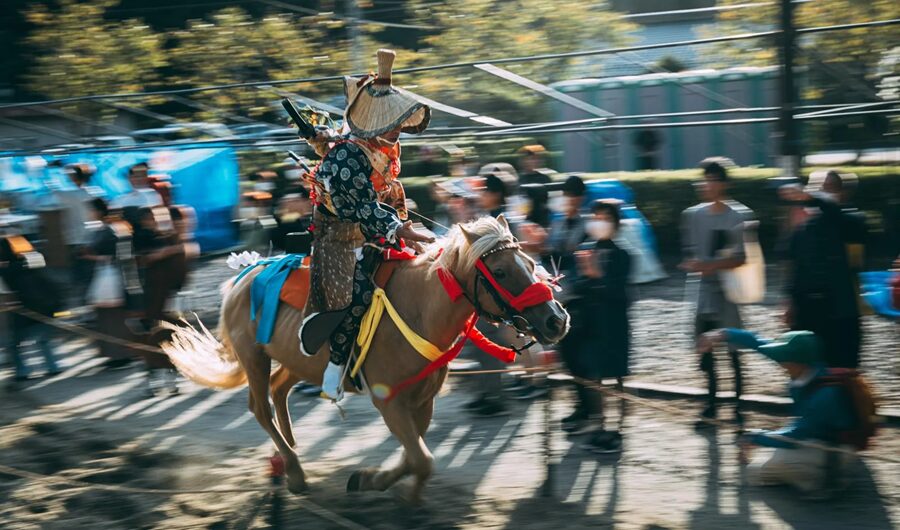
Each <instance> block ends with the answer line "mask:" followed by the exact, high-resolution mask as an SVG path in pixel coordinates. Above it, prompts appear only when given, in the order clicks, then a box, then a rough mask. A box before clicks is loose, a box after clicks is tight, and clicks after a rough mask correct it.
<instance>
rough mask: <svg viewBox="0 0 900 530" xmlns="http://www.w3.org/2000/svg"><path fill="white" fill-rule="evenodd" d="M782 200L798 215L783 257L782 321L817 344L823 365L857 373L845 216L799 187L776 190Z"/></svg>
mask: <svg viewBox="0 0 900 530" xmlns="http://www.w3.org/2000/svg"><path fill="white" fill-rule="evenodd" d="M778 191H779V195H780V196H781V198H782V199H783V200H785V201H787V202H789V203H790V204H792V205H794V207H795V209H802V213H801V214H800V215H802V216H803V217H804V218H805V219H804V220H803V221H802V222H801V223H800V224H799V226H797V227H796V228H795V229H794V233H793V234H792V236H791V240H790V246H789V251H788V259H789V272H788V281H787V283H786V285H785V289H786V292H787V295H788V298H789V303H788V308H787V310H786V312H785V320H786V322H787V324H788V325H789V326H790V328H791V329H794V330H809V331H812V332H814V333H815V334H816V335H818V336H819V338H820V339H821V340H822V343H823V345H824V359H825V362H826V363H827V364H828V365H829V366H832V367H842V368H857V367H858V366H859V348H860V340H861V330H860V321H859V306H858V303H857V299H856V291H855V287H854V281H853V277H852V273H851V268H850V263H849V260H848V257H847V250H846V246H845V240H844V237H843V233H844V232H843V230H844V229H845V227H846V225H845V224H844V219H845V218H844V216H843V215H842V212H841V209H840V206H839V205H838V203H837V202H836V200H835V199H834V197H833V196H832V195H830V194H828V193H823V192H821V191H812V193H808V192H806V191H803V190H801V189H800V188H799V187H798V186H793V185H789V186H782V187H781V188H779V190H778Z"/></svg>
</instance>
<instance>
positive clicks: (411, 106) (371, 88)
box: [344, 50, 431, 138]
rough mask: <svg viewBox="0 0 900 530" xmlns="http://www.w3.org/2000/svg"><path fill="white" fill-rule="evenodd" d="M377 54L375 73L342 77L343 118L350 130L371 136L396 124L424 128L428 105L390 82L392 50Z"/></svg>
mask: <svg viewBox="0 0 900 530" xmlns="http://www.w3.org/2000/svg"><path fill="white" fill-rule="evenodd" d="M377 57H378V75H377V76H375V77H373V76H366V77H349V76H348V77H345V78H344V95H346V96H347V110H345V111H344V119H345V121H346V123H347V125H349V126H350V132H352V133H353V134H354V135H356V136H359V137H360V138H374V137H376V136H380V135H382V134H384V133H386V132H389V131H392V130H394V129H396V128H397V127H402V128H401V132H405V133H410V134H416V133H420V132H422V131H424V130H425V128H426V127H427V126H428V122H429V120H431V109H430V108H429V107H428V106H427V105H425V104H423V103H421V102H420V101H418V100H417V99H416V98H415V96H414V95H413V94H411V93H410V92H407V91H406V90H401V89H398V88H395V87H394V86H392V85H391V68H392V66H393V65H394V57H396V54H395V53H394V51H393V50H378V53H377Z"/></svg>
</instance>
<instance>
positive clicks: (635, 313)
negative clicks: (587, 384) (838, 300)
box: [182, 258, 900, 410]
mask: <svg viewBox="0 0 900 530" xmlns="http://www.w3.org/2000/svg"><path fill="white" fill-rule="evenodd" d="M669 265H670V266H669V267H668V268H669V272H670V276H669V277H668V278H666V279H665V280H662V281H659V282H654V283H652V284H647V285H640V286H633V287H632V290H631V295H632V297H633V300H634V303H633V305H632V308H631V312H630V317H631V325H632V345H631V371H632V377H631V380H634V381H647V382H653V383H662V384H670V385H681V386H693V387H698V388H705V386H706V379H705V376H704V374H703V373H702V372H700V370H699V369H698V359H697V356H696V354H695V353H694V352H693V347H692V339H691V336H690V333H691V329H692V326H693V324H692V318H693V316H692V309H691V308H692V305H691V304H690V303H688V302H686V301H685V281H684V274H682V273H679V272H676V271H675V269H674V266H671V264H669ZM232 273H233V271H231V270H230V269H229V268H228V267H226V266H225V264H224V258H216V259H211V260H208V261H204V262H201V263H200V264H199V265H198V267H197V270H196V271H195V272H194V274H193V275H192V276H191V281H190V285H189V286H188V287H187V290H188V291H189V292H190V294H189V295H187V296H185V299H184V300H183V301H182V307H184V308H189V309H191V310H193V311H197V313H198V314H199V315H200V317H201V318H202V319H203V321H204V322H206V323H210V322H215V321H216V320H217V319H218V307H219V304H220V302H221V297H220V295H219V289H218V286H219V284H220V283H221V282H222V281H224V280H226V279H227V278H229V277H230V276H231V274H232ZM767 276H768V278H767V282H768V283H767V293H768V295H767V299H766V300H764V302H763V303H761V304H754V305H749V306H743V307H742V308H741V314H742V316H743V319H744V324H745V327H746V328H747V329H750V330H752V331H755V332H757V333H760V334H762V335H763V336H768V337H774V336H777V335H778V334H780V333H783V332H785V331H787V329H786V328H785V327H784V325H783V324H782V321H781V313H782V307H781V304H780V294H779V293H781V281H782V278H781V276H780V272H779V270H778V269H777V268H775V267H769V271H768V273H767ZM688 292H690V291H688ZM688 298H690V297H688ZM862 329H863V343H862V351H861V354H860V355H861V360H862V368H863V370H865V373H866V377H867V378H868V379H869V381H870V382H871V383H872V386H873V388H874V390H875V392H876V393H877V394H878V397H879V403H880V404H881V405H882V406H885V407H891V408H893V409H896V410H900V324H897V323H893V322H889V321H887V320H886V319H884V318H881V317H879V316H877V315H867V316H865V317H863V318H862ZM741 362H742V364H743V366H744V370H745V375H744V386H745V389H744V391H745V392H747V393H751V394H769V395H779V396H780V395H785V394H786V392H785V388H786V385H787V382H788V380H787V377H786V375H785V374H784V372H783V371H782V370H780V369H779V368H778V366H777V365H775V364H774V363H772V362H771V361H769V360H768V359H766V358H764V357H763V356H761V355H759V354H756V353H753V352H745V353H744V354H743V355H742V356H741ZM728 364H729V363H728V362H727V361H726V360H725V359H722V360H721V361H720V362H719V363H718V372H719V374H720V377H721V378H722V381H723V383H722V385H721V386H720V390H731V386H730V379H731V376H732V371H731V367H730V366H729V365H728Z"/></svg>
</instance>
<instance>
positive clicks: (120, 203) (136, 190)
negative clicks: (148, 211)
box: [109, 162, 163, 210]
mask: <svg viewBox="0 0 900 530" xmlns="http://www.w3.org/2000/svg"><path fill="white" fill-rule="evenodd" d="M149 169H150V167H149V166H148V165H147V163H146V162H140V163H138V164H135V165H133V166H131V167H130V168H128V182H129V183H130V184H131V191H130V192H128V193H126V194H124V195H119V196H118V197H116V198H115V199H113V200H112V201H110V203H109V207H110V209H113V210H119V209H122V208H128V207H136V208H155V207H157V206H162V205H163V200H162V197H161V196H160V195H159V193H158V192H157V191H156V190H154V189H153V188H151V187H150V180H149V178H148V175H147V173H148V171H149Z"/></svg>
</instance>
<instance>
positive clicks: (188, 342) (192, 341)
mask: <svg viewBox="0 0 900 530" xmlns="http://www.w3.org/2000/svg"><path fill="white" fill-rule="evenodd" d="M197 323H198V324H199V326H200V329H197V328H195V327H193V326H191V325H190V324H188V323H187V322H184V321H183V324H184V325H183V326H176V325H172V324H168V323H165V322H163V323H162V325H163V326H164V327H166V328H168V329H170V330H172V336H171V338H170V339H169V340H168V341H166V342H164V343H163V344H162V349H163V351H164V352H166V355H168V356H169V359H171V360H172V364H174V365H175V367H176V368H178V371H179V372H181V373H182V374H183V375H184V376H185V377H187V378H188V379H190V380H191V381H193V382H195V383H197V384H200V385H204V386H208V387H212V388H222V389H227V388H237V387H239V386H242V385H245V384H247V373H246V372H245V371H244V369H243V368H242V367H241V365H240V363H239V362H238V360H237V357H236V356H235V354H234V349H233V348H232V347H231V344H229V342H228V339H227V336H228V333H222V336H223V337H225V338H224V339H223V340H222V341H221V342H220V341H219V340H218V339H216V338H215V337H214V336H213V334H212V333H210V332H209V330H208V329H206V326H204V325H203V323H202V322H200V319H197ZM223 331H224V330H223Z"/></svg>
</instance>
